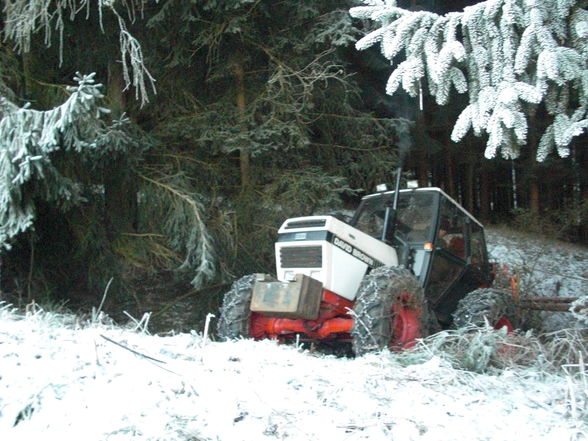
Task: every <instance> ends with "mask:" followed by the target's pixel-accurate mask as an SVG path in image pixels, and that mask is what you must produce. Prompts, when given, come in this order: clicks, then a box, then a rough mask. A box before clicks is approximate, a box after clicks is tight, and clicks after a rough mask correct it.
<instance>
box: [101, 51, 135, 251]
mask: <svg viewBox="0 0 588 441" xmlns="http://www.w3.org/2000/svg"><path fill="white" fill-rule="evenodd" d="M123 90H124V80H123V75H122V69H121V67H120V65H119V64H118V63H115V62H111V63H110V64H109V66H108V90H107V99H108V102H109V107H110V110H111V111H112V116H113V118H118V117H120V116H121V115H122V113H123V112H124V109H125V97H124V92H123ZM103 183H104V210H105V221H106V227H107V229H108V231H109V235H110V238H111V239H115V238H117V237H118V236H119V235H120V234H122V233H130V232H134V231H136V228H137V225H136V224H137V211H138V206H137V180H136V176H135V174H134V173H133V171H132V165H131V163H130V161H129V157H128V155H126V154H125V153H117V154H114V156H113V157H112V159H111V160H110V161H108V162H107V164H106V165H105V167H104V176H103Z"/></svg>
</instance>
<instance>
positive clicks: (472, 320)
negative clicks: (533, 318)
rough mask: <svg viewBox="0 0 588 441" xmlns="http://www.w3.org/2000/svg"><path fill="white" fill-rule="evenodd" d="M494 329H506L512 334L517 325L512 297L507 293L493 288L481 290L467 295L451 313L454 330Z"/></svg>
mask: <svg viewBox="0 0 588 441" xmlns="http://www.w3.org/2000/svg"><path fill="white" fill-rule="evenodd" d="M486 323H487V324H488V325H490V326H491V327H493V328H494V329H501V328H503V327H506V330H507V331H508V332H512V331H513V330H514V329H515V326H516V325H517V320H516V314H515V307H514V302H513V299H512V296H511V295H510V293H508V292H504V291H500V290H497V289H493V288H481V289H477V290H475V291H472V292H470V293H469V294H467V295H466V296H465V297H464V298H463V299H461V300H460V301H459V303H458V305H457V309H456V310H455V312H454V313H453V324H454V325H455V327H456V328H458V329H459V328H465V327H468V326H478V327H483V326H486Z"/></svg>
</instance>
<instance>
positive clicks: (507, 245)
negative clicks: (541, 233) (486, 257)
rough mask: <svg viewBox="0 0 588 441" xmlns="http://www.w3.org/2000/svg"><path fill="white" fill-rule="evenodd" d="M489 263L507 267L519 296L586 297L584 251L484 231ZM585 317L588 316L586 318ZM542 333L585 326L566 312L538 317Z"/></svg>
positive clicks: (586, 253) (503, 232)
mask: <svg viewBox="0 0 588 441" xmlns="http://www.w3.org/2000/svg"><path fill="white" fill-rule="evenodd" d="M486 236H487V237H486V240H487V242H488V251H489V253H490V258H491V260H493V261H495V262H498V263H504V264H507V265H508V267H509V269H510V271H511V272H512V273H515V274H516V275H517V276H518V278H519V279H520V282H519V283H520V291H521V295H527V296H543V297H583V296H588V248H587V247H584V246H580V245H574V244H570V243H567V242H561V241H558V240H549V239H545V238H542V237H537V236H535V235H531V234H525V233H521V232H517V231H514V230H509V229H505V228H500V229H496V228H488V229H487V231H486ZM587 318H588V317H587ZM542 325H543V329H544V330H546V331H553V330H556V329H560V328H562V327H578V326H580V327H585V326H588V321H587V320H582V319H581V318H580V320H576V318H575V317H573V316H572V315H570V314H568V313H555V314H554V313H546V314H542Z"/></svg>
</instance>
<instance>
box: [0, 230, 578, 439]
mask: <svg viewBox="0 0 588 441" xmlns="http://www.w3.org/2000/svg"><path fill="white" fill-rule="evenodd" d="M489 237H490V243H491V244H492V245H491V246H490V249H491V252H492V254H493V256H494V257H501V258H503V259H504V260H508V261H511V262H514V261H517V259H516V258H517V256H518V257H520V256H522V255H524V253H523V254H522V252H521V249H520V248H516V245H522V246H524V247H526V248H528V249H531V250H533V253H535V252H537V253H539V250H542V251H541V252H540V253H539V254H532V255H531V254H527V257H528V260H529V261H530V262H534V261H535V260H538V261H539V262H543V259H545V261H546V262H551V263H552V264H551V265H546V266H543V265H542V264H541V265H537V267H539V268H535V270H536V271H539V270H540V271H541V274H540V277H539V278H540V279H542V283H544V284H545V287H546V288H545V289H551V288H553V287H552V284H553V283H555V282H554V281H555V280H556V279H555V278H556V277H560V279H561V280H563V281H564V282H565V283H564V282H562V284H561V288H560V290H559V294H560V295H566V296H567V295H568V294H572V290H574V289H575V288H574V287H577V286H578V285H575V284H576V283H580V286H583V287H584V288H583V289H584V290H585V287H586V285H585V283H586V282H585V280H584V281H582V280H580V279H579V278H581V277H585V276H586V272H587V270H588V269H587V263H586V262H587V259H586V257H587V250H586V249H585V248H581V247H573V246H570V245H563V244H560V243H557V246H556V244H552V245H550V246H548V247H547V248H548V249H547V250H546V249H544V248H541V247H539V246H538V245H537V247H538V248H535V246H536V245H534V244H533V245H530V244H531V241H530V240H529V239H528V238H524V237H518V236H513V237H512V238H508V237H506V236H504V234H502V233H500V234H499V233H498V232H492V231H491V232H490V234H489ZM517 237H518V239H517ZM517 241H520V243H519V242H517ZM517 249H518V251H517ZM554 259H555V260H554ZM555 262H559V263H560V264H561V267H560V268H557V267H555ZM523 263H524V262H523ZM553 273H557V274H553ZM567 276H576V277H579V278H576V279H574V278H572V279H565V277H567ZM543 277H544V279H545V280H543ZM566 280H567V281H566ZM582 283H583V284H584V285H581V284H582ZM584 292H585V291H584ZM574 295H578V292H575V294H574ZM135 324H136V323H135ZM137 328H139V330H137ZM121 345H122V346H121ZM431 347H432V346H431V345H427V344H426V342H425V343H422V344H419V346H418V347H417V348H416V349H415V350H414V351H413V352H404V353H391V352H388V351H383V352H380V353H373V354H368V355H365V356H363V357H359V358H355V359H350V358H337V357H335V356H330V355H324V354H320V353H318V352H310V351H308V350H306V349H302V348H301V347H298V346H296V345H287V346H286V345H279V344H277V343H276V342H275V341H269V340H267V341H259V342H254V341H250V340H240V341H235V342H216V341H211V340H210V339H209V338H204V336H203V335H202V333H201V332H200V330H195V331H192V332H191V333H183V334H177V335H163V336H158V335H150V334H149V333H148V332H147V331H146V330H145V329H143V327H140V326H135V329H131V328H129V327H120V326H115V325H114V324H112V323H111V322H110V321H109V320H108V319H107V318H105V317H104V316H103V315H97V314H93V315H92V316H86V317H83V316H73V315H68V314H60V313H55V312H53V313H50V312H44V311H43V310H42V309H40V308H38V307H36V308H32V310H31V311H29V312H28V313H26V314H22V313H19V312H17V311H15V310H13V309H11V307H10V306H9V305H6V304H0V440H3V441H4V440H7V441H8V440H9V441H20V440H23V441H25V440H31V439H38V438H39V437H40V436H41V437H42V438H43V439H44V440H59V441H68V440H76V441H77V440H80V439H83V440H85V441H92V440H97V441H103V440H109V441H118V440H125V441H127V440H157V441H163V440H170V441H171V440H199V441H200V440H202V441H204V440H206V441H208V440H211V441H212V440H215V441H216V440H220V441H240V440H243V441H253V440H255V441H263V440H300V441H303V440H304V441H307V440H316V439H324V440H335V439H338V440H346V441H353V440H370V441H379V440H394V441H411V440H423V441H425V440H430V441H439V440H444V441H445V440H451V441H461V440H463V441H476V440H480V441H481V440H513V441H515V440H516V441H524V440H529V441H531V440H532V441H537V440H546V441H547V440H549V441H562V440H585V439H588V425H587V423H588V418H587V417H588V411H587V409H586V401H587V400H586V397H587V396H588V387H586V384H585V383H583V382H582V381H584V380H585V379H586V376H585V375H581V376H572V375H570V374H568V373H567V372H577V371H578V370H580V371H581V370H582V369H584V366H583V364H581V365H578V366H576V368H575V369H574V367H573V366H568V367H567V368H566V369H567V372H566V370H565V369H563V368H557V369H553V370H546V369H539V368H538V366H539V365H540V360H539V358H540V357H537V359H538V361H537V363H535V364H533V363H531V364H530V365H527V366H523V365H513V366H511V367H508V368H504V369H497V368H492V369H488V370H486V371H485V372H484V373H474V372H471V371H467V370H465V369H462V368H460V367H459V366H456V365H455V364H452V362H451V359H450V358H448V357H444V356H443V354H440V353H438V352H435V351H433V350H432V349H431ZM131 350H132V351H136V352H132V351H131ZM584 356H585V354H584ZM147 357H151V358H147ZM572 392H573V393H572ZM582 394H583V395H582ZM582 397H583V398H582Z"/></svg>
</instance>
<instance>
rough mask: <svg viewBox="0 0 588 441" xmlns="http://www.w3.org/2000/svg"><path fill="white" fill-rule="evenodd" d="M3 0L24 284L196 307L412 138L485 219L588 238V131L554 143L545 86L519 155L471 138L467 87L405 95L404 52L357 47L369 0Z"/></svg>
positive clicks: (7, 271)
mask: <svg viewBox="0 0 588 441" xmlns="http://www.w3.org/2000/svg"><path fill="white" fill-rule="evenodd" d="M2 3H3V14H2V18H1V20H2V27H1V29H2V33H3V37H4V38H3V41H2V44H1V46H0V95H1V96H2V98H1V106H0V112H1V117H2V121H1V122H0V142H1V144H2V152H0V154H1V155H2V156H1V157H0V180H1V182H0V211H1V213H0V219H1V221H2V225H1V226H0V239H1V240H2V243H3V244H4V248H3V252H2V256H1V289H2V294H1V295H2V297H3V298H5V299H6V300H8V301H11V302H13V303H15V304H17V305H26V304H28V303H30V302H31V301H33V300H36V301H38V302H39V301H41V302H43V301H45V302H47V301H49V302H63V301H67V303H68V305H69V306H70V307H73V308H76V309H77V308H82V309H83V308H89V307H96V306H97V305H99V304H101V302H102V301H104V303H103V304H102V307H103V308H104V309H105V310H106V311H109V312H110V313H111V314H112V315H113V316H114V317H116V316H117V315H118V314H120V313H121V311H123V310H128V311H133V313H140V312H142V311H148V310H151V311H155V312H154V315H155V316H157V315H158V314H163V312H164V311H165V310H167V309H168V308H169V307H170V306H171V305H176V306H177V305H183V306H182V308H186V306H185V305H187V304H189V305H191V306H190V313H191V314H192V315H193V316H192V319H193V320H198V319H199V318H201V317H202V316H203V315H205V314H206V313H207V312H210V311H215V310H216V309H217V306H218V303H219V299H220V297H221V295H222V293H223V292H224V291H225V290H226V288H227V287H228V285H229V284H230V283H231V282H232V281H233V280H234V279H235V278H238V277H240V276H241V275H244V274H249V273H252V272H272V268H273V266H274V256H273V242H274V240H275V237H276V231H277V228H278V227H279V226H280V224H281V223H282V222H283V221H284V220H285V219H286V218H288V217H292V216H302V215H310V214H317V213H326V212H329V211H333V210H336V209H346V208H353V207H355V206H356V204H357V202H358V201H359V198H360V197H361V196H362V195H363V194H366V193H369V192H372V191H373V190H374V188H375V185H376V184H379V183H383V182H387V183H392V182H393V181H394V170H395V168H396V167H397V166H398V163H399V156H400V154H399V153H400V152H401V151H403V152H404V151H407V152H408V153H407V155H406V158H405V177H413V178H415V179H418V181H419V184H420V185H421V186H439V187H441V188H442V189H444V190H445V191H446V192H447V193H448V194H450V195H451V196H452V197H454V198H455V199H456V200H457V201H459V202H460V203H461V204H463V206H464V207H465V208H466V209H467V210H469V211H470V212H472V213H473V214H474V215H475V216H477V217H478V218H480V219H481V220H482V221H483V222H486V223H510V224H512V225H514V226H515V227H517V228H522V229H525V230H527V231H533V232H538V233H541V234H545V235H549V236H552V237H560V238H564V239H567V240H570V241H574V242H581V243H587V242H588V228H587V224H588V220H587V215H586V212H587V211H588V208H587V207H588V202H587V199H588V173H587V172H586V171H587V170H588V151H587V150H586V135H585V134H579V135H578V134H576V135H577V136H574V137H573V139H571V141H570V143H569V145H568V146H567V147H568V149H569V154H567V156H566V157H561V156H560V155H558V154H556V153H555V152H554V153H550V154H549V155H547V156H546V157H545V158H541V159H542V160H541V161H538V159H537V149H538V146H539V143H540V137H541V134H542V133H543V132H544V131H545V130H546V128H547V127H548V126H549V124H550V123H551V120H552V118H551V116H550V114H549V111H548V110H547V109H545V106H543V105H542V104H537V105H535V106H532V107H533V109H532V111H531V112H530V113H529V112H528V115H529V116H528V132H527V133H526V135H527V137H526V144H525V145H524V146H523V147H522V148H521V149H520V154H519V155H518V156H517V157H504V156H503V155H500V154H497V155H494V157H492V158H487V157H485V156H484V152H485V150H486V148H487V145H486V144H487V137H485V136H481V137H477V136H474V134H472V133H468V134H466V135H465V136H463V137H462V139H461V140H460V141H459V142H458V143H455V142H453V141H452V140H451V135H452V131H453V128H454V125H455V122H456V120H457V119H458V117H459V115H460V113H461V112H462V110H463V108H464V107H465V106H466V105H467V99H466V97H465V96H460V95H459V94H457V93H453V94H452V96H451V99H450V100H449V101H448V103H447V104H445V105H439V104H437V102H436V100H435V99H434V97H433V96H431V95H430V94H428V93H427V92H426V88H425V92H422V93H419V94H418V95H419V96H416V97H414V96H410V94H407V93H406V92H404V91H403V90H398V91H397V92H396V93H395V94H394V95H392V96H390V95H387V94H386V83H387V81H388V77H389V76H390V74H391V71H392V67H391V65H390V64H391V63H390V60H387V59H386V58H385V56H384V55H382V53H381V51H380V49H379V48H378V47H375V46H374V47H370V48H368V49H366V50H362V51H358V50H357V49H356V47H355V43H356V41H357V40H359V39H360V38H362V37H364V36H365V35H366V34H368V33H369V32H371V31H373V30H374V29H376V28H377V26H376V25H375V24H374V23H373V22H371V21H370V20H365V19H359V18H353V17H352V16H351V15H350V14H349V10H350V8H352V7H354V6H358V5H360V4H361V2H358V1H351V0H339V1H330V0H327V1H324V0H304V1H270V0H226V1H218V0H182V1H179V0H167V1H166V0H160V1H142V0H118V1H117V0H98V1H88V0H79V1H75V0H58V1H48V0H11V1H8V0H5V1H3V2H2ZM374 3H377V2H374ZM476 3H477V2H475V1H464V0H450V1H435V0H423V1H416V0H407V1H399V2H398V5H399V6H401V7H403V8H406V9H408V10H412V11H417V10H427V11H433V12H435V13H437V14H446V13H449V12H451V11H461V10H462V9H463V8H464V7H466V6H470V5H474V4H476ZM566 3H570V2H566ZM572 3H578V5H579V6H578V5H577V7H580V6H585V5H584V4H580V3H582V2H572ZM398 57H399V59H401V57H402V54H400V55H398ZM585 62H586V61H585V60H584V65H585ZM584 70H585V68H584ZM560 98H561V100H564V99H565V100H568V101H570V100H573V99H574V98H573V97H572V98H569V97H567V98H563V97H561V96H560ZM580 132H582V131H580ZM105 294H107V295H105Z"/></svg>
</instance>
